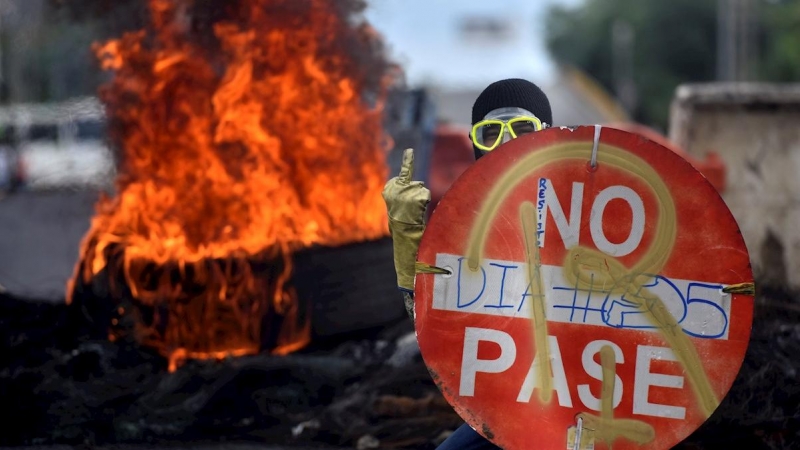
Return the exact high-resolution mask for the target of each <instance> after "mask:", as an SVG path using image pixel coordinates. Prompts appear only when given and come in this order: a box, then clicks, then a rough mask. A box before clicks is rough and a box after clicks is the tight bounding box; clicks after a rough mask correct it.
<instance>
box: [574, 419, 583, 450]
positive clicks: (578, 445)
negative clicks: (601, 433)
mask: <svg viewBox="0 0 800 450" xmlns="http://www.w3.org/2000/svg"><path fill="white" fill-rule="evenodd" d="M582 432H583V417H578V426H577V427H575V442H574V443H573V444H572V450H580V448H581V434H583V433H582Z"/></svg>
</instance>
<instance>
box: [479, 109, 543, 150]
mask: <svg viewBox="0 0 800 450" xmlns="http://www.w3.org/2000/svg"><path fill="white" fill-rule="evenodd" d="M546 126H547V124H545V123H542V121H541V120H539V118H538V117H536V116H535V115H533V113H531V112H530V111H527V110H525V109H522V108H516V107H510V108H499V109H495V110H493V111H491V112H489V114H487V115H486V116H485V117H484V118H483V120H481V121H479V122H478V123H476V124H475V125H473V127H472V132H471V133H470V138H471V140H472V144H473V146H474V147H475V150H476V157H477V156H478V152H480V154H481V155H483V154H486V153H488V152H490V151H492V150H494V149H496V148H497V147H499V146H500V145H502V144H504V143H506V142H508V141H510V140H511V139H514V138H517V137H519V136H522V135H524V134H528V133H533V132H535V131H540V130H542V129H544V128H545V127H546Z"/></svg>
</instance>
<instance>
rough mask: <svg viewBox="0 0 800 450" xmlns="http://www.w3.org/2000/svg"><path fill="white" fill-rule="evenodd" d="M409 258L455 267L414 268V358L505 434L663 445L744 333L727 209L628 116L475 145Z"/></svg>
mask: <svg viewBox="0 0 800 450" xmlns="http://www.w3.org/2000/svg"><path fill="white" fill-rule="evenodd" d="M598 132H599V133H598ZM418 260H419V261H420V262H423V263H426V264H430V265H435V266H438V267H442V268H446V269H448V270H449V271H450V272H451V273H450V274H449V275H438V274H418V275H417V277H416V286H415V296H416V297H415V298H416V305H415V315H416V330H417V335H418V340H419V344H420V349H421V351H422V356H423V358H424V360H425V363H426V364H427V366H428V368H429V369H430V372H431V374H432V376H433V377H434V380H435V382H436V383H437V385H438V386H439V388H440V389H441V391H442V393H443V394H444V396H445V397H446V398H447V400H448V401H449V402H450V403H451V404H452V405H453V407H454V408H455V409H456V411H457V412H458V413H459V414H460V415H461V416H462V417H463V418H464V419H465V420H466V421H467V423H469V424H470V425H471V426H472V427H473V428H475V429H476V430H477V431H479V432H480V433H481V434H483V435H484V436H486V437H487V438H489V439H490V440H492V441H493V442H495V443H496V444H498V445H499V446H501V447H503V448H505V449H511V450H513V449H529V448H532V447H534V446H535V447H536V448H568V449H573V448H575V449H577V448H594V447H595V446H597V447H598V448H608V447H610V446H612V445H613V448H614V449H615V450H620V449H627V448H637V449H638V448H646V449H667V448H670V447H672V446H674V445H675V444H677V443H678V442H680V441H681V440H683V439H684V438H685V437H686V436H688V435H689V434H690V433H691V432H692V431H694V430H695V429H696V428H698V427H699V426H700V425H701V424H702V423H703V422H704V421H705V420H706V419H707V418H708V417H709V416H710V415H711V413H712V412H713V411H714V409H715V408H716V407H717V406H718V405H719V402H720V401H721V399H722V398H723V397H724V396H725V394H726V393H727V391H728V390H729V389H730V386H731V384H732V383H733V380H734V379H735V378H736V374H737V372H738V370H739V368H740V366H741V364H742V361H743V359H744V354H745V351H746V349H747V344H748V340H749V336H750V327H751V324H752V313H753V297H752V295H749V294H739V293H731V292H730V289H729V287H730V286H733V285H738V284H740V283H751V282H752V272H751V268H750V263H749V257H748V253H747V248H746V247H745V244H744V240H743V239H742V236H741V233H740V232H739V229H738V226H737V224H736V222H735V220H734V218H733V217H732V215H731V213H730V211H729V210H728V208H727V206H726V205H725V203H724V202H723V201H722V199H721V198H720V196H719V194H718V193H717V192H716V190H715V189H714V188H713V187H712V186H711V184H710V183H709V182H708V181H707V180H706V179H705V178H704V177H703V176H702V175H701V174H700V173H699V172H698V171H697V170H696V169H694V168H693V167H692V166H691V165H690V164H689V163H688V162H686V161H685V160H684V159H682V158H681V157H680V156H678V155H676V154H675V153H674V152H672V151H669V150H668V149H666V148H664V147H662V146H660V145H659V144H657V143H655V142H652V141H650V140H647V139H645V138H643V137H641V136H639V135H636V134H632V133H628V132H625V131H621V130H615V129H608V128H602V129H601V128H599V127H578V128H554V129H548V130H545V131H542V132H538V133H533V134H530V135H525V136H522V137H520V138H518V139H515V140H512V141H510V142H509V143H506V144H504V145H503V146H502V147H500V148H498V149H497V150H496V151H494V152H492V153H490V154H488V155H487V156H485V157H484V158H481V160H480V161H478V162H476V163H475V164H474V165H473V166H472V167H470V168H469V169H468V170H467V171H466V172H465V173H464V174H463V175H462V176H461V177H460V178H459V179H458V180H456V182H455V183H454V184H453V186H452V187H451V188H450V190H449V191H448V192H447V193H446V194H445V195H444V196H443V198H442V200H441V201H440V203H439V204H438V205H437V207H436V209H435V211H434V212H433V214H432V215H431V219H430V222H429V224H428V226H427V229H426V231H425V234H424V235H423V239H422V243H421V246H420V250H419V254H418ZM737 292H738V291H737Z"/></svg>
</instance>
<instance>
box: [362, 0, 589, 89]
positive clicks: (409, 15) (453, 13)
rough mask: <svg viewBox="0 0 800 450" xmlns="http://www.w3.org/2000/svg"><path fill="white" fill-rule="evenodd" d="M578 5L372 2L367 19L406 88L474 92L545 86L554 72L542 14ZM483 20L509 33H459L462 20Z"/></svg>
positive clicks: (487, 0)
mask: <svg viewBox="0 0 800 450" xmlns="http://www.w3.org/2000/svg"><path fill="white" fill-rule="evenodd" d="M579 3H581V0H527V1H526V0H458V1H450V0H372V1H371V2H370V6H369V8H368V10H367V19H368V20H369V21H370V23H372V24H373V26H375V28H377V29H378V31H379V32H381V33H382V34H383V35H384V38H385V40H386V42H387V44H388V46H389V48H390V50H391V54H392V56H393V58H394V59H395V61H398V62H400V63H401V64H402V65H403V66H404V67H405V69H406V75H407V79H408V81H409V84H411V85H419V84H422V83H426V84H435V85H438V86H441V87H443V88H467V87H469V88H475V87H481V86H485V85H486V84H487V83H489V82H491V81H494V80H497V79H499V78H505V77H513V76H516V77H524V78H528V79H530V80H532V81H535V82H539V83H545V82H547V81H549V80H550V79H551V77H552V76H553V68H554V67H553V62H552V61H551V59H550V57H549V56H548V54H547V51H546V49H545V46H544V42H543V38H544V31H545V22H544V18H545V13H546V10H547V8H548V7H549V6H550V5H552V4H562V5H575V4H579ZM486 18H489V19H491V20H493V21H494V22H495V23H500V24H503V25H505V26H507V28H505V29H506V30H509V31H508V32H507V33H506V34H502V35H499V36H498V35H494V37H493V38H492V37H490V38H486V37H485V36H486V35H485V34H480V35H476V34H464V32H463V28H462V25H463V24H464V22H465V20H466V21H468V20H470V19H479V20H484V19H486ZM481 23H482V24H485V23H484V22H481ZM470 36H471V37H470ZM476 36H483V38H480V37H476Z"/></svg>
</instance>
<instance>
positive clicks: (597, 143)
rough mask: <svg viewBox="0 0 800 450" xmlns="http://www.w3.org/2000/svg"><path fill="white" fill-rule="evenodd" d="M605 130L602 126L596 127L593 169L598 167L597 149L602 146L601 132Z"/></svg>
mask: <svg viewBox="0 0 800 450" xmlns="http://www.w3.org/2000/svg"><path fill="white" fill-rule="evenodd" d="M601 129H603V126H602V125H595V126H594V145H592V162H591V164H592V169H594V168H595V167H597V147H598V146H599V145H600V130H601Z"/></svg>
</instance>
